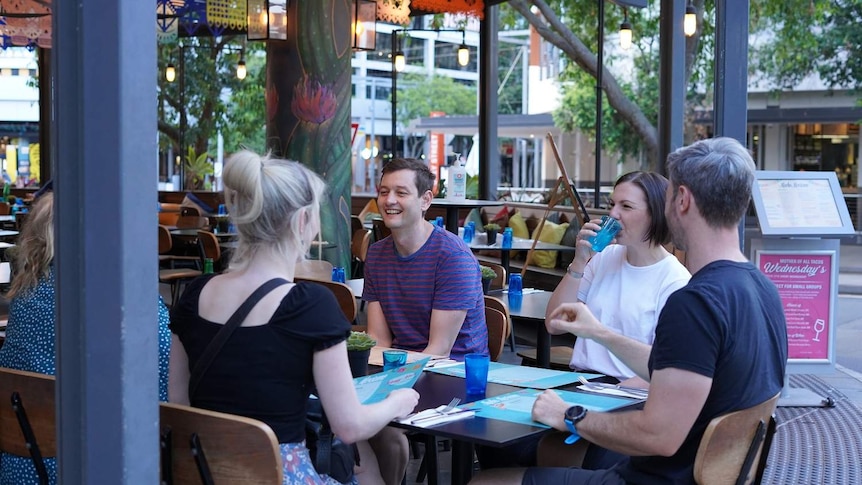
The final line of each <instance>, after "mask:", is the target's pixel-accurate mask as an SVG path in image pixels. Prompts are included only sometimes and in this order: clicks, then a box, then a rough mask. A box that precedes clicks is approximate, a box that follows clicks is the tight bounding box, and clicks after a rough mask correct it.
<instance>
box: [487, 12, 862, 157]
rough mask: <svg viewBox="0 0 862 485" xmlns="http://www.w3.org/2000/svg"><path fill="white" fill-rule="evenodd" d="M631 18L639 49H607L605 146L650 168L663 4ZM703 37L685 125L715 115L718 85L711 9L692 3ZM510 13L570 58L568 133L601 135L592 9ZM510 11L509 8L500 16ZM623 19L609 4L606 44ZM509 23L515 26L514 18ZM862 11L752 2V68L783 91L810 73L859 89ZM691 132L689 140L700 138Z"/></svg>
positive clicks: (563, 109)
mask: <svg viewBox="0 0 862 485" xmlns="http://www.w3.org/2000/svg"><path fill="white" fill-rule="evenodd" d="M659 4H660V2H649V5H648V7H647V8H646V9H643V10H630V11H629V12H628V20H629V22H630V23H631V24H632V26H633V30H634V37H635V43H634V45H633V46H632V50H631V51H630V53H619V51H617V52H618V53H617V54H614V50H613V49H607V48H606V49H605V59H604V63H603V64H604V66H603V67H604V70H603V78H604V82H603V88H604V89H603V92H604V95H605V101H606V106H605V108H604V109H603V119H604V122H603V126H602V131H603V137H604V139H605V140H607V142H608V145H610V146H613V147H614V149H617V150H619V151H621V152H622V153H625V154H633V153H637V152H639V151H641V150H643V152H644V153H645V154H646V155H647V158H648V159H649V161H650V163H651V164H654V163H655V161H656V160H655V158H656V156H657V153H658V136H657V135H658V132H657V129H656V125H657V122H658V91H659V80H658V76H659V72H658V67H659V14H660V12H659V6H660V5H659ZM692 4H693V5H694V7H695V8H696V9H697V12H698V30H697V33H696V34H695V35H694V36H692V37H690V38H687V39H686V46H685V47H686V48H685V77H684V82H685V85H686V86H687V87H688V89H687V99H686V101H687V104H686V116H687V119H689V120H690V119H692V114H693V112H694V110H695V109H696V108H701V107H702V108H709V107H710V105H711V103H710V102H709V99H710V98H711V85H712V80H713V67H712V66H713V58H714V47H715V38H714V33H715V29H714V23H713V19H714V14H715V4H714V1H713V0H708V1H707V0H692ZM508 5H509V6H510V7H511V8H512V9H513V10H514V11H515V12H517V13H518V14H519V15H520V16H521V17H522V18H523V19H525V20H526V21H527V22H528V23H529V24H530V25H531V26H532V27H533V28H535V29H536V31H537V32H538V33H539V35H541V36H542V38H543V39H544V40H545V41H547V42H549V43H551V44H553V45H554V46H556V47H557V48H559V49H560V50H561V51H562V52H564V53H565V55H566V60H567V65H566V66H565V69H564V71H563V73H562V75H561V77H560V81H561V88H562V94H563V101H562V104H561V106H560V108H559V109H558V110H557V112H556V113H554V117H555V120H556V122H557V123H558V125H559V126H560V127H562V128H563V129H565V130H574V129H579V130H581V131H584V132H586V133H594V132H595V83H596V81H595V79H596V75H597V72H598V63H597V56H596V54H595V53H596V51H597V44H598V42H597V25H596V19H597V8H598V7H597V2H596V0H510V2H509V3H508ZM504 11H505V9H504ZM621 17H622V10H621V9H620V8H618V7H616V6H614V5H613V4H612V3H611V2H605V37H606V39H605V41H606V45H607V42H608V41H609V40H610V39H615V36H613V35H612V34H613V33H614V32H615V31H616V26H618V25H619V24H620V22H621V20H622V18H621ZM502 18H503V21H504V22H507V21H508V22H510V23H516V22H518V20H517V18H515V17H512V16H511V14H510V13H504V14H503V15H502ZM860 22H862V2H860V1H859V0H832V1H828V2H827V1H822V2H821V1H815V0H786V1H785V0H762V1H757V2H751V16H750V31H751V33H752V34H753V35H752V36H753V38H754V39H756V45H755V47H753V48H752V49H751V52H750V60H749V63H750V65H751V67H752V68H753V69H752V70H755V71H758V72H759V73H760V75H761V76H762V78H763V79H765V80H766V81H768V82H769V83H770V84H771V85H773V86H775V87H777V88H792V87H793V86H795V85H796V84H798V83H799V81H801V80H802V79H804V78H806V77H807V76H809V75H810V74H812V73H816V74H819V75H820V77H821V79H823V80H824V81H825V82H826V83H827V84H828V85H829V86H833V87H841V86H843V87H856V88H858V87H859V85H860V82H862V81H860V80H862V56H860V54H862V52H860V50H862V29H860V28H859V27H858V25H859V23H860ZM694 131H695V130H694V128H693V126H691V125H689V126H687V128H686V138H687V139H691V137H692V136H693V134H694Z"/></svg>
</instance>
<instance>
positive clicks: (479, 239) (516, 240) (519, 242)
mask: <svg viewBox="0 0 862 485" xmlns="http://www.w3.org/2000/svg"><path fill="white" fill-rule="evenodd" d="M462 231H463V229H462ZM459 234H461V236H462V238H463V232H459ZM468 246H470V249H472V250H475V251H479V250H485V249H492V250H493V249H503V235H502V234H497V241H496V242H495V243H494V244H491V245H490V246H489V245H488V235H487V234H486V233H484V232H477V233H476V235H475V236H473V240H472V241H471V242H470V244H468ZM532 246H533V240H532V239H524V238H521V237H513V238H512V247H511V249H513V250H522V249H525V250H529V249H530V248H531V247H532ZM536 249H541V250H554V251H574V250H575V247H574V246H564V245H562V244H551V243H546V242H542V241H536Z"/></svg>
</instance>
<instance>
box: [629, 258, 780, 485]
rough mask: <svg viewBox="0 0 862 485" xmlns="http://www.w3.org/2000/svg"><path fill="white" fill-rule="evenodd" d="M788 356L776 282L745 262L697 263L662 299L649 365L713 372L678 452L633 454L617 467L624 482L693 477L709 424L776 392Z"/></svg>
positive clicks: (674, 480) (682, 480) (680, 480)
mask: <svg viewBox="0 0 862 485" xmlns="http://www.w3.org/2000/svg"><path fill="white" fill-rule="evenodd" d="M786 362H787V326H786V323H785V320H784V309H783V305H782V303H781V299H780V297H779V296H778V291H777V290H776V289H775V285H773V284H772V282H771V281H769V280H768V279H767V278H766V277H765V276H763V274H762V273H761V272H760V271H759V270H758V269H757V268H755V267H754V266H753V265H751V264H750V263H735V262H731V261H717V262H714V263H711V264H709V265H707V266H705V267H704V268H702V269H701V270H700V271H698V272H697V273H696V274H695V275H694V276H692V278H691V280H690V281H689V283H688V285H686V286H685V287H683V288H681V289H680V290H677V291H676V292H675V293H673V294H672V295H671V296H670V298H668V300H667V304H665V306H664V309H663V310H662V312H661V315H660V316H659V321H658V325H657V327H656V336H655V342H654V343H653V347H652V352H651V354H650V360H649V370H650V374H651V373H652V372H653V371H654V370H660V369H665V368H675V369H683V370H687V371H691V372H695V373H698V374H701V375H704V376H707V377H711V378H712V379H713V381H712V389H710V392H709V396H708V397H707V399H706V403H705V404H704V407H703V409H702V410H701V413H700V415H699V416H698V417H697V419H696V421H695V423H694V426H693V427H692V429H691V431H690V432H689V434H688V436H687V437H686V439H685V442H683V444H682V446H681V447H680V449H679V450H678V451H677V452H676V454H674V455H673V456H670V457H660V456H645V457H632V458H630V459H629V460H627V461H626V462H624V463H623V464H621V466H620V467H618V471H619V472H620V475H622V476H623V478H624V479H625V480H626V482H627V483H638V484H647V483H694V476H693V468H694V458H695V455H696V454H697V448H698V446H699V445H700V440H701V437H702V436H703V432H704V430H705V429H706V426H707V425H708V424H709V422H710V421H711V420H712V419H713V418H715V417H716V416H719V415H722V414H726V413H729V412H732V411H737V410H740V409H745V408H749V407H751V406H754V405H756V404H759V403H761V402H763V401H766V400H768V399H770V398H771V397H773V396H775V395H776V394H778V392H779V391H780V390H781V388H782V386H783V385H784V370H785V365H786Z"/></svg>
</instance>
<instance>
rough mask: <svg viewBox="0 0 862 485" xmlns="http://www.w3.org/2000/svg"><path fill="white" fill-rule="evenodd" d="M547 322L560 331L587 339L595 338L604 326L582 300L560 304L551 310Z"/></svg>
mask: <svg viewBox="0 0 862 485" xmlns="http://www.w3.org/2000/svg"><path fill="white" fill-rule="evenodd" d="M548 323H549V325H550V326H551V327H553V328H554V329H557V330H559V331H560V332H568V333H571V334H574V335H577V336H578V337H582V338H589V339H596V337H597V336H598V335H599V334H600V333H601V332H602V331H603V330H605V326H604V325H602V323H601V322H600V321H598V320H597V319H596V317H595V316H593V312H591V311H590V309H589V308H587V305H586V304H584V303H583V302H577V303H564V304H562V305H560V306H559V307H557V308H556V310H554V311H553V312H551V315H550V316H549V317H548Z"/></svg>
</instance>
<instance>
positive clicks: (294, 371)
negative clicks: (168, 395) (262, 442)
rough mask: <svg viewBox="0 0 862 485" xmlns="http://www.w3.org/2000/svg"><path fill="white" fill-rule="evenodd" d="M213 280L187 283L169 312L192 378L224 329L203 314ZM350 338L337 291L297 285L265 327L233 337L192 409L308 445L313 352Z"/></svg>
mask: <svg viewBox="0 0 862 485" xmlns="http://www.w3.org/2000/svg"><path fill="white" fill-rule="evenodd" d="M211 277H212V276H210V275H208V276H203V277H200V278H197V279H195V280H194V281H193V282H191V283H189V285H188V287H187V288H186V290H185V292H183V296H182V298H181V299H180V301H179V303H178V304H177V306H176V307H175V308H174V309H173V311H172V312H171V331H172V332H173V333H175V334H176V335H177V336H178V337H179V339H180V341H181V342H182V344H183V348H184V349H185V351H186V354H188V358H189V372H191V369H193V368H194V366H195V363H196V362H197V360H198V359H199V358H200V356H201V354H202V353H203V352H204V350H205V349H206V347H207V346H208V345H209V343H210V341H211V340H212V339H213V337H215V335H216V333H217V332H218V331H219V330H220V329H221V328H222V324H219V323H214V322H210V321H208V320H205V319H203V318H201V317H200V316H199V312H198V302H199V300H200V293H201V290H202V289H203V287H204V285H206V283H207V282H208V281H209V280H210V278H211ZM349 334H350V322H348V321H347V319H346V318H345V317H344V314H343V313H342V312H341V309H340V307H339V306H338V302H337V301H336V300H335V297H334V296H333V294H332V292H331V291H329V289H327V288H326V287H324V286H321V285H317V284H314V283H299V284H297V285H296V286H295V287H293V288H292V289H291V290H290V292H288V293H287V295H285V297H284V299H283V300H282V301H281V304H280V305H279V307H278V309H277V310H276V311H275V313H274V314H273V316H272V319H270V321H269V322H268V323H267V324H265V325H259V326H253V327H239V328H237V329H236V330H235V331H234V333H233V334H232V335H231V337H230V338H229V339H228V341H227V342H226V343H225V345H224V347H223V348H222V350H221V352H219V354H218V355H217V356H216V357H215V358H214V359H213V362H212V364H211V365H210V367H209V369H208V370H207V371H206V372H205V373H204V374H203V376H202V377H201V380H200V384H199V385H198V388H197V391H196V394H195V396H190V399H191V404H192V406H195V407H199V408H203V409H209V410H212V411H219V412H224V413H230V414H236V415H240V416H246V417H249V418H253V419H258V420H260V421H263V422H264V423H266V424H267V425H269V426H270V427H271V428H272V430H273V431H274V432H275V435H276V437H277V438H278V442H279V443H295V442H299V441H302V440H304V439H305V408H306V401H307V400H308V394H309V390H310V389H311V388H312V385H313V375H312V364H313V356H314V352H315V351H319V350H323V349H327V348H329V347H332V346H333V345H336V344H338V343H340V342H342V341H344V340H345V339H347V336H348V335H349Z"/></svg>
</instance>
